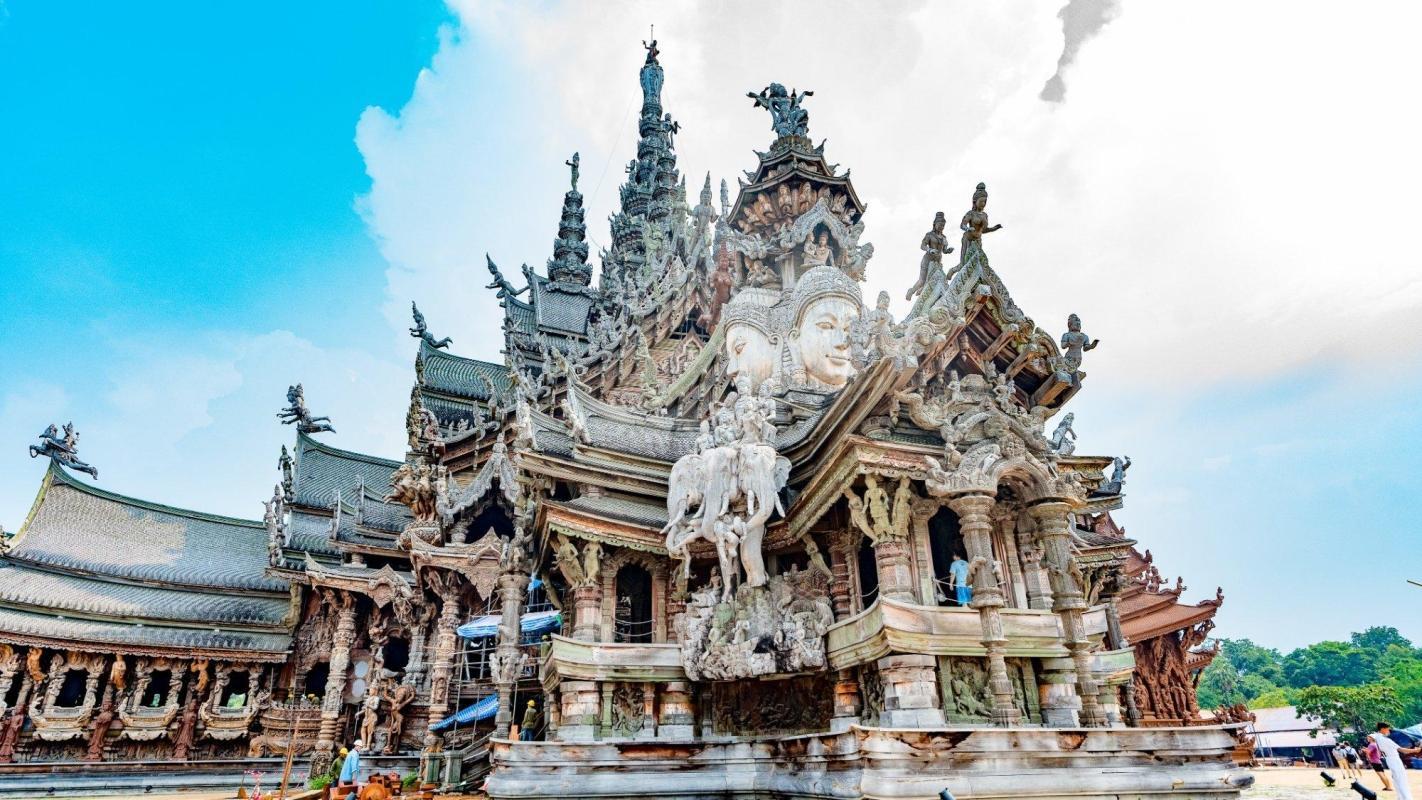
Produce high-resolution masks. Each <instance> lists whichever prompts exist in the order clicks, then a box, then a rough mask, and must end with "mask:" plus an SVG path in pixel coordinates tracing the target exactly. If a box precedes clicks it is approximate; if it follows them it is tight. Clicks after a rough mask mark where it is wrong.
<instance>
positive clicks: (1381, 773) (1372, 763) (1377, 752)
mask: <svg viewBox="0 0 1422 800" xmlns="http://www.w3.org/2000/svg"><path fill="white" fill-rule="evenodd" d="M1363 741H1365V742H1367V744H1366V745H1365V746H1364V747H1363V756H1364V757H1365V758H1367V760H1368V766H1369V767H1371V768H1372V770H1373V772H1376V773H1377V774H1378V778H1380V779H1381V780H1382V785H1383V791H1385V792H1390V791H1392V779H1391V778H1389V777H1388V774H1387V765H1385V764H1383V757H1382V748H1380V747H1378V743H1377V742H1375V741H1373V740H1372V739H1371V738H1369V739H1364V740H1363Z"/></svg>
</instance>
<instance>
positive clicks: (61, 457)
mask: <svg viewBox="0 0 1422 800" xmlns="http://www.w3.org/2000/svg"><path fill="white" fill-rule="evenodd" d="M39 440H40V443H39V444H37V445H36V444H32V445H30V458H38V457H39V456H49V457H50V459H51V460H53V461H54V462H55V463H56V464H61V465H63V466H66V467H68V468H70V469H72V470H74V471H75V472H83V473H86V474H88V475H89V477H91V478H93V479H95V480H98V479H99V470H98V469H96V468H95V467H93V466H91V465H89V464H86V463H84V462H83V461H80V460H79V432H78V431H76V430H74V423H72V422H66V423H65V424H64V435H63V436H61V435H60V433H59V427H58V426H57V425H50V426H49V427H48V428H45V429H44V433H41V434H40V435H39Z"/></svg>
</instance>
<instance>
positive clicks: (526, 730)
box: [518, 700, 538, 742]
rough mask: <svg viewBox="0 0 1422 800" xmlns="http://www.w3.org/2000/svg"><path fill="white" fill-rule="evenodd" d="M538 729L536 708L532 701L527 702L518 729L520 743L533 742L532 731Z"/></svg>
mask: <svg viewBox="0 0 1422 800" xmlns="http://www.w3.org/2000/svg"><path fill="white" fill-rule="evenodd" d="M537 727H538V707H537V706H536V705H534V703H533V701H532V700H529V701H528V707H527V708H525V709H524V710H523V724H522V725H520V726H519V727H518V738H519V741H521V742H531V741H533V731H534V729H535V728H537Z"/></svg>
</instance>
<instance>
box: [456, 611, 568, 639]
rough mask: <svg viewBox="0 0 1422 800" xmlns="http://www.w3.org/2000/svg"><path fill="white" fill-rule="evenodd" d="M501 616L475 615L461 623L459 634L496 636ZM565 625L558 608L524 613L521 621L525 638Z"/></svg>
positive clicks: (481, 636) (477, 637)
mask: <svg viewBox="0 0 1422 800" xmlns="http://www.w3.org/2000/svg"><path fill="white" fill-rule="evenodd" d="M499 619H500V618H499V617H498V616H497V615H494V614H487V615H485V616H482V617H475V618H474V619H471V620H469V621H468V622H466V623H464V624H463V625H460V626H459V628H458V631H459V635H460V636H463V637H464V638H465V639H484V638H487V637H490V636H494V635H496V634H498V632H499ZM562 625H563V619H562V617H561V616H559V614H558V612H557V611H556V610H554V611H535V612H533V613H531V614H524V615H523V618H522V619H521V620H520V621H519V630H520V631H521V632H522V634H523V637H522V638H524V639H527V638H528V637H530V636H534V637H536V636H538V635H539V634H541V633H547V632H548V631H556V630H558V628H560V627H561V626H562Z"/></svg>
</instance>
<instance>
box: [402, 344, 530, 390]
mask: <svg viewBox="0 0 1422 800" xmlns="http://www.w3.org/2000/svg"><path fill="white" fill-rule="evenodd" d="M420 359H421V360H422V361H423V362H424V371H423V373H422V375H423V383H424V385H425V386H427V387H429V388H431V389H434V390H436V391H440V392H445V393H448V394H453V395H458V396H460V397H468V398H470V399H473V400H488V399H489V387H488V384H487V383H485V382H484V381H483V380H480V376H482V377H483V378H486V379H488V381H489V382H490V383H493V384H494V391H496V392H498V393H499V394H500V395H507V394H508V393H509V392H510V391H512V390H513V382H512V381H511V379H510V378H509V370H508V367H505V366H504V365H503V364H491V363H489V362H488V361H480V360H479V359H477V358H465V357H463V356H456V355H454V354H453V353H446V352H445V351H443V350H436V349H435V348H433V347H430V346H429V345H428V344H424V343H421V344H420Z"/></svg>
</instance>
